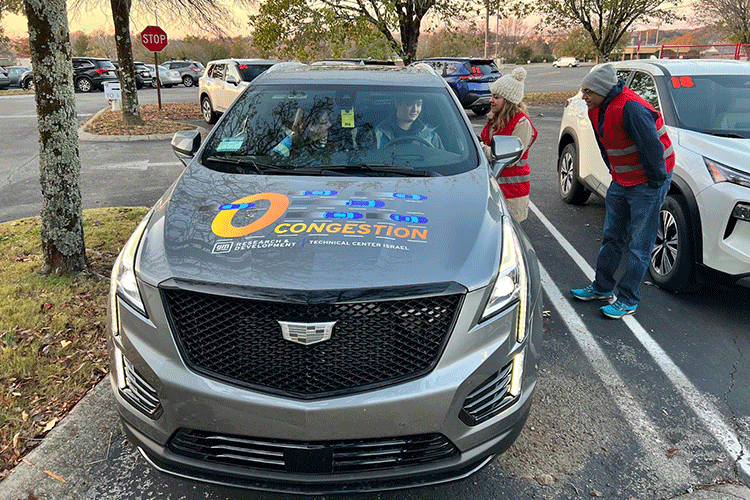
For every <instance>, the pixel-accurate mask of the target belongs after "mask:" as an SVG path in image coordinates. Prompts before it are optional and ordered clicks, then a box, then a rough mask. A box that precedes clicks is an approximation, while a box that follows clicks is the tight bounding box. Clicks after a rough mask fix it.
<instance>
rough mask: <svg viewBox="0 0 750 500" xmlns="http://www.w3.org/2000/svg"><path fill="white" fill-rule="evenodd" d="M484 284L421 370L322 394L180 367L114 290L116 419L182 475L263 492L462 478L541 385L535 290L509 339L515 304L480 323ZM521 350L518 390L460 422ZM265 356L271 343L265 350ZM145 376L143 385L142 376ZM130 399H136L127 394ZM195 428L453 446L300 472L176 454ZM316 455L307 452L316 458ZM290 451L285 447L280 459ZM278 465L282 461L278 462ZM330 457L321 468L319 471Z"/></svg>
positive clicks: (520, 416)
mask: <svg viewBox="0 0 750 500" xmlns="http://www.w3.org/2000/svg"><path fill="white" fill-rule="evenodd" d="M142 292H143V294H144V299H145V302H146V303H147V304H159V299H158V297H159V292H158V290H156V289H153V288H149V287H143V288H142ZM485 294H486V290H479V291H475V292H471V293H468V294H467V295H466V297H465V300H464V305H463V307H462V310H461V312H460V314H459V316H458V319H457V322H456V325H455V327H454V330H453V332H452V334H451V337H450V339H449V341H448V343H447V345H446V347H445V350H444V351H443V354H442V356H441V358H440V360H439V362H438V365H437V366H436V367H435V369H434V370H432V371H431V372H430V373H428V374H427V375H425V376H423V377H421V378H419V379H416V380H410V381H407V382H404V383H401V384H397V385H392V386H387V387H384V388H379V389H376V390H372V391H369V392H362V393H357V394H353V395H343V396H338V397H330V398H325V399H318V400H298V399H293V398H287V397H282V396H276V395H271V394H267V393H261V392H259V391H255V390H251V389H248V388H241V387H237V386H235V385H232V384H229V383H226V382H223V381H219V380H215V379H212V378H209V377H206V376H204V375H201V374H199V373H196V372H194V371H192V370H190V369H189V368H187V367H186V366H185V364H184V363H183V361H182V359H181V358H180V356H179V354H178V351H177V347H176V345H175V343H174V340H173V338H172V336H171V335H170V334H169V333H168V332H169V327H168V324H167V319H166V317H165V315H164V313H163V310H160V308H150V309H149V316H150V320H149V319H146V318H143V317H142V316H140V315H139V314H138V313H136V312H134V311H133V310H132V309H130V308H129V307H128V306H127V305H126V304H124V303H122V302H121V301H119V299H118V305H117V311H116V312H117V314H115V315H114V317H116V318H119V320H120V321H119V323H120V326H119V328H117V334H116V335H110V337H109V340H110V357H111V363H112V366H113V367H114V368H113V370H112V371H111V378H112V384H113V389H114V393H115V398H116V402H117V407H118V411H119V413H120V415H121V419H122V423H123V427H124V429H125V431H126V433H127V434H128V436H129V438H130V439H131V441H132V442H133V443H134V444H135V445H136V446H138V447H139V449H140V450H141V452H142V453H143V455H144V456H145V457H146V458H147V460H148V461H149V462H151V463H152V464H153V465H154V466H155V467H156V468H158V469H159V470H162V471H164V472H167V473H170V474H174V475H177V476H181V477H186V478H192V479H197V480H201V481H207V482H212V483H217V484H223V485H231V486H238V487H245V488H252V489H261V490H268V491H287V492H295V493H303V494H323V493H326V492H342V491H374V490H383V489H396V488H405V487H411V486H420V485H428V484H436V483H442V482H446V481H451V480H455V479H460V478H463V477H466V476H468V475H470V474H471V473H473V472H475V471H477V470H478V469H480V468H481V467H482V466H484V465H485V464H487V463H488V462H489V461H490V460H491V459H492V457H493V456H495V454H497V453H500V452H502V451H504V450H505V449H506V448H508V447H509V446H510V445H511V444H512V443H513V441H515V439H516V437H517V436H518V434H519V433H520V432H521V429H522V427H523V425H524V422H525V420H526V417H527V415H528V412H529V408H530V401H531V395H532V393H533V390H534V387H535V385H536V373H537V361H538V358H539V353H540V345H539V343H540V342H541V327H542V325H541V296H540V292H539V293H537V296H536V297H532V300H530V304H529V310H530V311H531V313H530V314H529V319H528V322H527V324H528V327H527V332H528V335H527V337H526V339H525V340H524V342H521V343H519V342H516V339H515V331H516V330H515V327H516V319H515V318H516V317H517V306H516V305H514V306H512V307H510V308H508V309H506V310H505V311H504V312H502V313H500V314H499V315H497V316H495V317H494V318H492V319H490V320H488V321H485V322H484V323H482V324H481V325H476V324H475V316H476V311H477V310H478V309H480V308H481V305H482V304H483V303H484V300H485V298H486V297H485ZM519 353H523V354H524V358H523V359H524V361H523V378H522V382H521V389H520V393H519V394H518V396H516V397H515V398H514V399H513V400H512V401H511V402H510V403H509V404H508V405H507V406H505V407H503V408H502V410H501V411H499V413H497V414H493V415H492V416H491V417H490V418H488V419H486V420H484V421H481V422H479V423H476V424H474V422H469V424H467V423H466V422H467V420H466V416H465V415H463V420H462V412H464V409H465V406H466V401H467V398H468V397H469V396H470V395H471V394H472V393H474V392H475V391H476V390H477V388H478V387H480V386H482V384H486V382H487V380H489V379H491V378H492V377H493V374H496V373H497V372H498V371H499V370H502V369H503V367H507V366H509V364H511V363H512V361H513V359H514V357H515V356H517V355H519ZM269 355H272V353H269ZM119 356H123V357H124V359H126V360H127V361H126V362H127V364H128V365H129V366H130V368H131V373H136V372H137V375H136V377H137V378H138V380H139V382H138V384H139V385H142V387H143V388H145V389H144V391H142V392H144V394H146V395H145V396H144V397H143V401H144V402H145V403H148V404H145V405H143V406H148V408H146V409H145V410H144V408H143V407H139V406H140V405H139V403H138V401H139V400H138V398H137V397H136V398H133V396H132V394H130V393H128V391H127V389H125V390H124V387H125V386H126V385H127V384H128V381H127V380H126V377H125V376H124V371H125V370H123V368H122V365H123V361H122V359H121V358H118V357H119ZM141 382H142V383H141ZM134 399H135V401H136V404H134ZM185 430H196V431H202V432H207V433H212V434H213V433H215V434H216V435H217V436H218V437H217V439H219V440H221V439H223V437H224V436H230V437H231V436H239V437H241V438H243V439H250V440H257V441H262V442H266V441H273V442H283V443H286V446H287V448H289V449H299V448H304V449H306V450H310V449H316V450H321V449H322V450H325V449H326V448H328V447H329V443H332V442H342V441H345V442H361V441H368V440H374V441H378V440H382V439H384V438H393V440H398V439H401V438H403V437H409V436H424V435H427V434H429V435H439V436H442V437H444V438H445V440H446V441H447V442H449V443H450V445H451V446H452V447H454V448H455V451H456V452H455V453H454V454H452V455H450V456H445V457H441V458H440V459H438V460H434V461H432V460H423V461H421V462H419V463H415V464H412V463H410V464H407V465H401V464H399V462H398V460H397V461H396V463H395V464H393V465H392V466H389V467H385V468H380V469H375V470H372V469H367V470H362V471H358V470H353V471H351V470H350V471H347V472H342V473H330V472H329V473H322V472H320V470H316V471H315V472H314V473H310V472H304V471H300V470H299V468H297V467H295V466H294V465H289V463H288V462H287V463H286V464H284V465H282V468H281V470H273V469H269V468H266V467H257V466H255V465H243V463H242V461H241V460H239V461H236V462H231V461H230V462H222V463H217V462H216V461H213V460H212V459H209V460H206V459H199V458H196V457H195V456H189V455H187V454H184V453H179V452H177V453H176V452H175V451H174V450H175V448H174V447H173V446H170V444H171V443H172V442H173V440H174V438H175V436H176V435H177V434H178V433H180V432H181V431H185ZM321 453H322V454H323V455H322V457H321V455H317V454H312V455H310V457H317V459H320V460H327V458H326V456H325V453H326V452H325V451H322V452H321ZM286 454H287V453H286V451H284V452H282V455H284V456H283V457H282V458H288V457H286ZM282 463H283V462H282ZM325 468H326V467H323V469H325Z"/></svg>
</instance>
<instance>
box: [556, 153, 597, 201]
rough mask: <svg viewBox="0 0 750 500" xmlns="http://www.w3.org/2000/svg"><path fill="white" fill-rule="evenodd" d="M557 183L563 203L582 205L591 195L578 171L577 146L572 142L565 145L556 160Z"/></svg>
mask: <svg viewBox="0 0 750 500" xmlns="http://www.w3.org/2000/svg"><path fill="white" fill-rule="evenodd" d="M557 181H558V182H557V185H558V187H559V190H560V197H561V198H562V199H563V201H564V202H565V203H569V204H571V205H583V204H584V203H586V202H587V201H588V199H589V196H591V191H589V190H588V189H587V188H586V186H584V185H583V183H582V182H581V179H580V177H579V173H578V148H576V145H575V144H574V143H570V144H568V145H567V146H565V147H564V148H563V150H562V154H560V159H559V160H558V162H557Z"/></svg>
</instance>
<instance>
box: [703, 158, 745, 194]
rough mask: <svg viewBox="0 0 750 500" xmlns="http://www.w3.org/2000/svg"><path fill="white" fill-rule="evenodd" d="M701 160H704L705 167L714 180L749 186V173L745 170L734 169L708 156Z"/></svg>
mask: <svg viewBox="0 0 750 500" xmlns="http://www.w3.org/2000/svg"><path fill="white" fill-rule="evenodd" d="M703 161H704V162H706V167H707V168H708V172H709V173H710V174H711V177H712V178H713V180H714V182H731V183H733V184H739V185H740V186H745V187H750V174H748V173H747V172H742V171H740V170H736V169H734V168H732V167H728V166H726V165H724V164H722V163H719V162H716V161H713V160H711V159H709V158H703Z"/></svg>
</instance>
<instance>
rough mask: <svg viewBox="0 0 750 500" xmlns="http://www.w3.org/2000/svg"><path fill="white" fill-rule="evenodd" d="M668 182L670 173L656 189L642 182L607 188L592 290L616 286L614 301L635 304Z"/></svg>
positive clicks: (657, 228) (656, 229)
mask: <svg viewBox="0 0 750 500" xmlns="http://www.w3.org/2000/svg"><path fill="white" fill-rule="evenodd" d="M671 182H672V174H671V173H669V174H667V180H666V181H665V182H664V184H663V185H662V186H661V187H660V188H656V189H654V188H650V187H648V185H647V184H645V183H644V184H638V185H636V186H630V187H625V186H623V185H622V184H619V183H617V182H612V183H611V184H610V185H609V188H608V189H607V198H606V200H605V207H606V210H607V212H606V215H605V216H604V234H603V236H602V247H601V249H600V250H599V256H598V257H597V259H596V278H595V279H594V283H593V286H594V289H595V290H597V291H599V292H611V291H613V290H614V288H615V284H617V300H619V301H620V302H623V303H625V304H627V305H629V306H635V305H638V302H640V300H641V294H640V291H639V288H640V286H641V282H642V281H643V277H644V276H645V275H646V270H647V269H648V263H649V260H650V259H651V250H652V249H653V247H654V241H656V234H657V232H658V230H659V211H660V210H661V206H662V205H663V204H664V198H666V196H667V192H668V191H669V185H670V183H671ZM625 250H627V255H626V256H625V272H624V273H623V275H622V277H620V280H619V281H616V280H615V272H616V271H617V268H618V267H620V262H621V261H622V257H623V253H625Z"/></svg>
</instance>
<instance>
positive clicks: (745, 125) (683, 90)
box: [668, 75, 750, 138]
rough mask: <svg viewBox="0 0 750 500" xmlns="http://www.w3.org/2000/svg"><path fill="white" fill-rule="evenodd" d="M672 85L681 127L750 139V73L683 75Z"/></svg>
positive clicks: (672, 79)
mask: <svg viewBox="0 0 750 500" xmlns="http://www.w3.org/2000/svg"><path fill="white" fill-rule="evenodd" d="M668 85H669V87H670V93H671V97H672V102H673V104H674V108H675V111H676V113H677V121H678V124H679V126H680V128H685V129H688V130H694V131H696V132H703V133H706V134H713V135H718V136H724V137H737V138H741V137H744V138H750V75H700V76H680V77H672V78H671V79H670V80H669V82H668Z"/></svg>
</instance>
